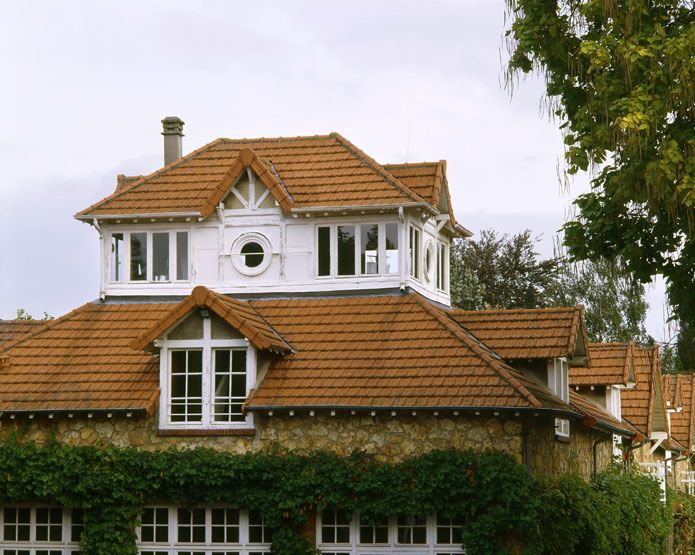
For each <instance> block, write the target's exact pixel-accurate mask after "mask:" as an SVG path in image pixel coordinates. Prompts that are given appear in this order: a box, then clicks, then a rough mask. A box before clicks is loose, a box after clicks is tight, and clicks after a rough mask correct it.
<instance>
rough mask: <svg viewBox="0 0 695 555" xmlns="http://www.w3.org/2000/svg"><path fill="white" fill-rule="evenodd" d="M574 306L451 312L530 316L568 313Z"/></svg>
mask: <svg viewBox="0 0 695 555" xmlns="http://www.w3.org/2000/svg"><path fill="white" fill-rule="evenodd" d="M576 309H577V307H576V306H547V307H542V308H484V309H482V310H468V309H464V308H452V309H451V312H452V313H454V314H477V313H487V314H492V313H500V312H518V313H519V314H524V313H526V314H530V313H537V312H552V311H557V312H569V311H571V310H576Z"/></svg>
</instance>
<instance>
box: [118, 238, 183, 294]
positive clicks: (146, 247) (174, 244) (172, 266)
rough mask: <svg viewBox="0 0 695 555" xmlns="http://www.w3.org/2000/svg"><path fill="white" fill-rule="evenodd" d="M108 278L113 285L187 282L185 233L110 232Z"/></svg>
mask: <svg viewBox="0 0 695 555" xmlns="http://www.w3.org/2000/svg"><path fill="white" fill-rule="evenodd" d="M110 247H111V256H110V261H109V266H110V269H109V277H110V281H111V282H113V283H123V282H124V281H125V280H126V276H128V279H129V281H131V282H143V283H146V282H154V283H161V282H172V281H188V279H189V240H188V231H136V232H121V233H112V234H111V240H110Z"/></svg>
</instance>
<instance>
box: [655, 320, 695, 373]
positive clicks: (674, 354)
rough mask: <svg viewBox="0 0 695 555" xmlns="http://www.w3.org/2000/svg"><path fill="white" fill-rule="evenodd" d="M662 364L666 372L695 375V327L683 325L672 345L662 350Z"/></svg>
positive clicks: (680, 326)
mask: <svg viewBox="0 0 695 555" xmlns="http://www.w3.org/2000/svg"><path fill="white" fill-rule="evenodd" d="M661 364H662V366H663V368H664V371H665V372H668V373H675V372H688V373H695V327H694V326H692V325H691V324H689V323H687V322H686V323H681V325H679V326H678V332H677V333H676V336H675V342H674V343H673V344H672V345H665V346H664V347H663V348H662V349H661Z"/></svg>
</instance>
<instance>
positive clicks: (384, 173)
mask: <svg viewBox="0 0 695 555" xmlns="http://www.w3.org/2000/svg"><path fill="white" fill-rule="evenodd" d="M331 136H332V137H333V138H335V139H336V141H338V143H340V144H341V145H342V146H343V148H345V149H346V150H348V151H349V152H351V153H352V154H353V155H355V156H357V157H358V158H360V159H361V160H362V161H363V162H366V163H367V165H368V166H369V167H370V168H371V169H372V171H374V172H376V173H378V174H381V177H383V178H384V179H385V180H386V182H387V183H388V184H389V185H391V186H392V187H393V188H394V189H396V190H397V191H398V192H399V193H401V194H403V195H405V196H409V197H410V200H414V201H417V202H424V203H426V204H429V205H430V206H431V205H432V203H430V202H428V201H427V200H426V199H424V198H423V197H421V196H420V195H418V194H417V193H416V192H415V191H413V190H412V189H411V188H410V187H406V186H405V185H404V184H403V183H401V181H400V180H399V179H398V178H397V177H396V176H394V175H393V174H391V172H389V171H388V170H386V168H384V167H383V166H382V165H381V164H379V162H377V161H376V160H374V158H372V157H371V156H369V155H368V154H367V153H366V152H364V151H363V150H361V149H360V148H358V147H357V146H355V145H354V144H352V143H351V142H350V141H348V140H347V139H346V138H345V137H343V136H342V135H341V134H340V133H331ZM433 208H434V207H433Z"/></svg>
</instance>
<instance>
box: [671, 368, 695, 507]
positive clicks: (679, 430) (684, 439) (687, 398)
mask: <svg viewBox="0 0 695 555" xmlns="http://www.w3.org/2000/svg"><path fill="white" fill-rule="evenodd" d="M663 382H664V397H665V398H666V406H667V417H668V422H669V430H670V434H671V438H672V441H673V442H674V444H675V445H677V446H678V447H679V452H680V453H681V455H680V456H679V457H675V458H673V465H674V466H673V468H672V471H671V474H672V478H673V483H672V487H673V488H674V489H677V490H680V491H686V492H688V493H690V494H693V493H695V487H694V484H695V472H694V469H693V465H692V460H691V459H692V455H693V446H694V445H695V436H694V434H695V428H694V426H693V394H694V393H695V392H694V391H693V376H692V374H675V375H665V376H663Z"/></svg>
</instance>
